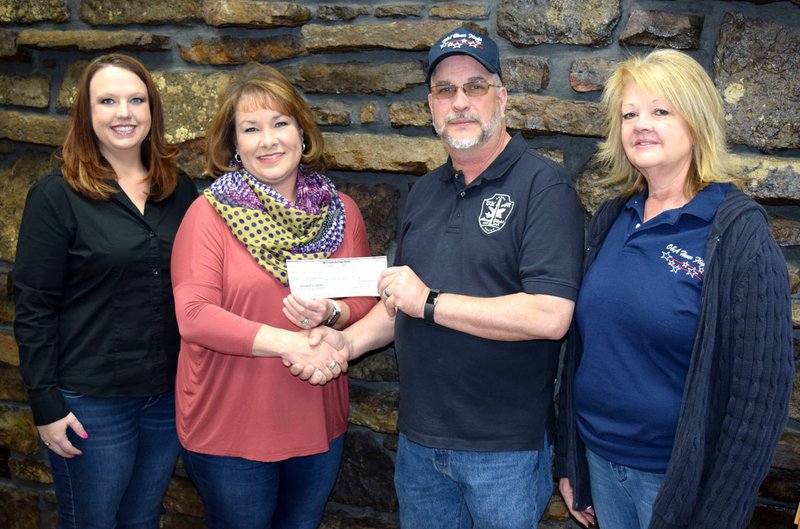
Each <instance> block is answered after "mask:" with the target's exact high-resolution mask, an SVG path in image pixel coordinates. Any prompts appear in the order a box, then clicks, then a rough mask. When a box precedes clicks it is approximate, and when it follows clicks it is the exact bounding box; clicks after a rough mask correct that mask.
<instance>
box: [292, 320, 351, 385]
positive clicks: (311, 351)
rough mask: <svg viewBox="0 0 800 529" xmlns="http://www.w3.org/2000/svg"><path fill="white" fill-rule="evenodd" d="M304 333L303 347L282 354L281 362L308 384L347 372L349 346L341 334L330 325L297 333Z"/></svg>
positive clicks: (322, 382)
mask: <svg viewBox="0 0 800 529" xmlns="http://www.w3.org/2000/svg"><path fill="white" fill-rule="evenodd" d="M298 334H299V335H300V336H301V337H302V336H305V337H306V342H307V343H306V344H305V347H300V348H299V350H298V351H292V352H291V353H287V354H285V355H283V365H285V366H286V367H288V368H289V371H290V372H291V373H292V374H293V375H294V376H296V377H298V378H300V379H301V380H306V381H308V383H309V384H313V385H323V384H327V383H328V382H330V381H331V380H333V379H334V378H336V377H338V376H339V375H341V374H342V373H346V372H347V363H348V362H349V361H350V360H351V358H352V357H351V350H352V349H351V346H350V344H349V343H348V341H347V340H346V338H345V336H344V334H342V333H341V332H340V331H337V330H335V329H333V328H331V327H325V326H320V327H315V328H313V329H311V330H308V331H303V332H300V333H298Z"/></svg>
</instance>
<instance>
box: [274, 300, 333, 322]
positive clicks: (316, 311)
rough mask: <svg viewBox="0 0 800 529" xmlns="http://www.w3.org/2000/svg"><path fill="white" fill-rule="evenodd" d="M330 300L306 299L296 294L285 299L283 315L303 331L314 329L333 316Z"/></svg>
mask: <svg viewBox="0 0 800 529" xmlns="http://www.w3.org/2000/svg"><path fill="white" fill-rule="evenodd" d="M331 310H332V308H331V301H330V300H329V299H305V298H301V297H298V296H295V295H294V294H289V295H288V296H286V297H285V298H283V314H284V315H285V316H286V318H287V319H288V320H289V321H290V322H292V323H293V324H294V325H296V326H297V327H300V328H301V329H305V330H308V329H313V328H314V327H318V326H320V325H321V324H322V322H323V321H325V320H326V319H328V316H330V314H331Z"/></svg>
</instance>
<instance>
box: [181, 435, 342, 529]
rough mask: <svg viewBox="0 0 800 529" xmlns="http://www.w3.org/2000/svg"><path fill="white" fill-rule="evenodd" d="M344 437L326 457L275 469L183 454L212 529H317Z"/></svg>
mask: <svg viewBox="0 0 800 529" xmlns="http://www.w3.org/2000/svg"><path fill="white" fill-rule="evenodd" d="M343 448H344V435H342V436H340V437H337V438H336V439H334V440H333V441H331V445H330V448H329V450H328V451H327V452H323V453H321V454H314V455H310V456H305V457H293V458H291V459H286V460H284V461H277V462H274V463H263V462H260V461H250V460H248V459H242V458H240V457H226V456H214V455H207V454H200V453H198V452H191V451H189V450H186V449H184V450H183V463H184V465H185V467H186V472H187V473H188V474H189V477H190V478H191V479H192V482H193V483H194V485H195V487H197V490H198V491H199V492H200V497H201V498H202V499H203V507H204V508H205V514H206V523H207V524H208V526H209V527H210V528H211V529H316V528H317V527H318V526H319V523H320V521H321V520H322V515H323V513H324V511H325V504H326V503H327V501H328V496H329V495H330V493H331V490H332V489H333V484H334V483H335V482H336V475H337V474H338V472H339V464H340V463H341V461H342V449H343Z"/></svg>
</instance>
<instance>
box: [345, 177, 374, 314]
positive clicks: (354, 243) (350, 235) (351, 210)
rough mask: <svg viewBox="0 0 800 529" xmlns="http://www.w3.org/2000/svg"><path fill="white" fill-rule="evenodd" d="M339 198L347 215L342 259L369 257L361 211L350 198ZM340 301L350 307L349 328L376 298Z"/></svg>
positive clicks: (356, 298)
mask: <svg viewBox="0 0 800 529" xmlns="http://www.w3.org/2000/svg"><path fill="white" fill-rule="evenodd" d="M341 197H342V202H343V203H344V207H345V212H346V215H347V220H346V225H345V238H344V243H345V244H347V246H348V248H347V252H346V253H347V255H342V257H368V256H369V255H370V251H369V239H368V237H367V228H366V225H365V224H364V218H363V217H362V216H361V211H360V210H359V209H358V206H357V205H356V203H355V202H354V201H353V199H352V198H350V197H349V196H347V195H345V194H344V193H342V194H341ZM342 301H344V302H345V303H347V306H348V307H350V319H349V320H347V326H350V325H352V324H353V323H355V322H357V321H358V320H360V319H361V318H363V317H364V316H365V315H366V314H367V312H369V311H370V309H372V306H373V305H375V303H376V302H377V298H374V297H363V296H359V297H351V298H344V299H342Z"/></svg>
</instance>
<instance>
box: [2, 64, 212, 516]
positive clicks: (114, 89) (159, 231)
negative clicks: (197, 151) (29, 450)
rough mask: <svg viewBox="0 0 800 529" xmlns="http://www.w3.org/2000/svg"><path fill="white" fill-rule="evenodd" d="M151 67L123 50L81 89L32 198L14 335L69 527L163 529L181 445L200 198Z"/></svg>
mask: <svg viewBox="0 0 800 529" xmlns="http://www.w3.org/2000/svg"><path fill="white" fill-rule="evenodd" d="M176 155H177V152H176V150H175V149H174V148H173V147H170V146H168V145H167V144H166V142H165V140H164V136H163V112H162V107H161V101H160V98H159V95H158V91H157V89H156V87H155V84H154V83H153V80H152V78H151V76H150V74H149V73H148V72H147V70H146V69H145V67H144V66H143V65H142V64H141V63H140V62H139V61H138V60H136V59H134V58H132V57H129V56H126V55H119V54H112V55H104V56H101V57H98V58H96V59H94V60H93V61H92V62H91V63H90V64H89V65H88V66H87V68H86V70H85V71H84V73H83V77H82V78H81V80H80V83H79V85H78V91H77V96H76V99H75V103H74V105H73V109H72V114H71V118H70V126H69V131H68V133H67V137H66V140H65V142H64V145H63V146H62V148H61V150H60V151H59V152H58V153H57V160H59V161H60V167H59V169H58V170H57V171H55V172H54V173H53V174H51V175H49V176H47V177H45V178H43V179H42V180H40V181H39V182H37V183H35V184H34V185H33V187H32V188H31V190H30V192H29V193H28V198H27V201H26V203H25V211H24V213H23V217H22V224H21V226H20V232H19V242H18V245H17V256H16V263H15V266H14V302H15V304H16V318H15V321H14V332H15V336H16V340H17V343H18V344H19V353H20V369H21V370H22V374H23V377H24V380H25V384H26V386H27V388H28V393H29V396H30V404H31V408H32V410H33V416H34V423H35V424H36V427H37V429H38V431H39V435H40V436H41V438H42V441H43V442H44V444H45V446H47V447H48V448H49V452H48V453H49V456H50V465H51V468H52V473H53V479H54V482H55V489H56V498H57V500H58V527H59V528H77V527H80V528H89V527H97V528H108V527H119V528H124V527H128V528H132V527H137V528H156V527H158V524H159V517H160V513H161V498H162V496H163V494H164V491H165V490H166V487H167V484H168V483H169V479H170V477H171V475H172V469H173V466H174V464H175V460H176V457H177V454H178V446H179V445H178V439H177V435H176V432H175V398H174V380H175V370H176V363H177V356H178V346H179V337H178V328H177V323H176V321H175V309H174V302H173V298H172V284H171V282H170V257H171V253H172V243H173V241H174V238H175V233H176V232H177V230H178V226H179V225H180V222H181V220H182V219H183V215H184V213H185V212H186V210H187V208H188V207H189V205H190V204H191V202H192V200H193V199H194V198H195V197H196V194H197V193H196V190H195V187H194V185H193V184H192V183H191V181H189V180H188V178H185V177H179V176H178V172H177V168H176V165H175V157H176Z"/></svg>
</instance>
